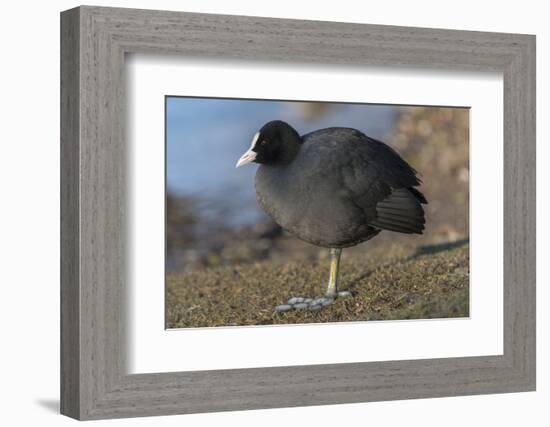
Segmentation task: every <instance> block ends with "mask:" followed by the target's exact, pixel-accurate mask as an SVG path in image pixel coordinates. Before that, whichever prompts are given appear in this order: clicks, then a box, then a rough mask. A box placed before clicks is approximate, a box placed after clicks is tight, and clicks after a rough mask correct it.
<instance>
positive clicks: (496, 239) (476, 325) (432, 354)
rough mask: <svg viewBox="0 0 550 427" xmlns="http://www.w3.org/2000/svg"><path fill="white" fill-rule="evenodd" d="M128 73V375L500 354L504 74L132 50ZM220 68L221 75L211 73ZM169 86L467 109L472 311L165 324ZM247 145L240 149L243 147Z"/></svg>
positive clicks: (193, 91) (190, 91)
mask: <svg viewBox="0 0 550 427" xmlns="http://www.w3.org/2000/svg"><path fill="white" fill-rule="evenodd" d="M126 75H127V76H128V81H129V84H128V93H129V99H128V101H127V104H128V113H129V114H128V129H129V133H128V136H129V145H130V152H131V155H130V161H129V163H130V164H131V165H132V166H131V170H132V172H131V173H130V177H131V178H130V180H129V182H130V187H131V193H132V196H131V197H130V201H131V202H130V203H131V204H130V207H129V212H130V217H129V221H130V223H131V231H130V235H131V239H132V242H131V244H130V248H131V249H130V252H129V258H130V268H129V270H130V271H131V279H130V286H129V288H130V292H129V295H130V298H129V300H130V310H129V311H130V316H129V320H128V325H130V336H131V338H130V340H129V341H130V346H129V354H130V372H132V373H144V372H174V371H187V370H191V371H192V370H206V369H238V368H252V367H265V366H291V365H309V364H322V363H351V362H371V361H380V360H406V359H422V358H436V357H460V356H486V355H495V354H502V334H503V333H502V265H503V264H502V263H503V260H502V225H503V222H502V217H503V206H502V200H503V198H502V188H503V178H502V177H503V172H502V170H503V165H502V162H503V160H502V159H503V157H502V147H503V142H502V114H503V104H502V90H503V87H502V76H501V75H500V74H499V73H470V72H461V73H456V72H447V71H429V70H418V69H416V70H404V69H402V70H399V71H396V70H392V69H391V68H390V69H388V68H382V67H363V68H362V69H361V71H358V70H353V71H349V70H346V69H345V68H338V69H334V68H332V67H331V69H327V67H319V66H311V67H307V69H306V67H304V66H301V67H300V69H299V70H297V69H296V67H292V66H291V65H280V64H275V65H274V64H273V63H258V62H249V61H246V62H244V63H243V62H242V61H241V62H239V63H235V62H228V61H214V62H213V61H209V60H193V61H189V59H186V58H183V59H181V58H171V59H170V58H166V57H158V56H155V57H153V58H152V57H151V55H133V56H132V57H131V59H128V58H127V70H126ZM219 75H223V76H224V78H223V79H218V78H217V76H219ZM265 82H269V86H268V87H266V85H265ZM319 88H322V89H321V91H320V89H319ZM166 94H172V95H174V94H175V95H190V96H223V97H244V98H257V97H266V98H268V99H273V98H278V99H304V100H312V99H313V100H315V99H319V97H320V96H322V99H323V100H325V101H363V102H364V101H368V102H371V103H390V104H409V105H425V104H432V105H453V106H466V105H467V106H471V110H470V145H471V147H470V177H471V179H470V183H471V191H470V208H471V209H470V211H471V220H470V228H471V230H470V244H471V251H470V256H471V263H470V264H471V265H470V278H471V280H470V297H471V305H470V318H469V319H464V318H462V319H432V320H416V321H403V322H395V321H391V322H340V323H334V324H332V325H326V324H324V325H315V324H313V325H312V324H310V325H303V326H301V327H295V326H294V325H277V326H273V325H272V326H256V327H244V328H243V327H238V328H236V327H233V328H231V327H229V328H208V329H207V330H205V328H199V329H189V328H188V329H183V330H179V331H175V330H171V331H166V330H165V329H164V296H165V295H164V293H165V292H164V287H163V286H162V284H163V283H164V209H163V208H164V203H162V201H163V200H164V184H165V183H164V172H165V171H164V161H163V160H164V121H165V117H164V108H163V107H164V96H165V95H166ZM367 132H368V129H367ZM242 142H243V147H246V146H247V145H248V144H247V142H248V141H242ZM231 160H233V159H230V161H231ZM233 161H234V160H233ZM487 165H490V167H487ZM250 185H253V184H252V182H250ZM366 250H368V248H366ZM213 343H215V345H217V346H219V347H220V348H224V351H223V355H222V354H220V353H219V352H205V351H204V348H205V347H208V346H211V345H212V344H213ZM327 343H330V345H327ZM289 348H291V349H292V351H288V349H289Z"/></svg>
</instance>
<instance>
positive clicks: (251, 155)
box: [235, 148, 258, 168]
mask: <svg viewBox="0 0 550 427" xmlns="http://www.w3.org/2000/svg"><path fill="white" fill-rule="evenodd" d="M257 155H258V153H256V152H255V151H252V148H251V149H250V150H248V151H247V152H246V153H244V154H243V155H242V156H241V158H240V159H239V160H238V161H237V164H236V165H235V167H236V168H239V167H241V166H244V165H247V164H248V163H250V162H253V161H254V160H255V159H256V156H257Z"/></svg>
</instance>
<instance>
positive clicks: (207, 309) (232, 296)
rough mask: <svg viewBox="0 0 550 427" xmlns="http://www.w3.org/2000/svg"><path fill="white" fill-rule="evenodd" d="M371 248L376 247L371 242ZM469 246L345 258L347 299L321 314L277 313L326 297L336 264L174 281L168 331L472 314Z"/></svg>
mask: <svg viewBox="0 0 550 427" xmlns="http://www.w3.org/2000/svg"><path fill="white" fill-rule="evenodd" d="M367 245H368V243H367ZM468 254H469V246H468V244H467V242H464V241H462V242H457V243H450V244H440V245H430V246H424V247H420V248H414V247H406V246H400V245H395V246H393V247H391V249H390V250H384V252H383V253H382V252H376V251H369V250H368V248H367V247H365V250H364V251H362V252H361V253H355V252H354V253H352V254H349V255H348V256H346V251H345V250H344V255H343V257H342V261H341V263H340V286H339V290H349V291H351V292H352V294H353V296H352V297H348V298H340V299H338V300H336V301H335V303H334V304H332V305H330V306H328V307H325V308H324V309H322V310H321V311H319V312H311V311H306V310H302V311H298V310H293V311H289V312H285V313H275V312H274V311H273V307H274V306H275V305H277V304H282V303H285V302H286V301H287V300H288V298H289V297H290V296H306V297H316V296H323V294H324V292H325V289H326V282H327V280H328V268H329V265H328V260H327V259H319V260H317V261H314V262H311V261H308V260H303V261H296V262H284V263H279V262H276V261H273V260H272V261H265V262H258V263H254V264H248V265H240V266H235V267H220V268H215V269H207V270H203V271H194V272H186V273H175V274H168V275H167V289H166V298H167V301H166V302H167V313H166V314H167V318H166V324H167V327H168V328H185V327H208V326H236V325H268V324H292V323H320V322H339V321H359V320H395V319H419V318H445V317H464V316H468V311H469V293H468V286H469V271H468V266H469V256H468Z"/></svg>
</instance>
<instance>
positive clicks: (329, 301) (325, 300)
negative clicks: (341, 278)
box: [321, 298, 334, 307]
mask: <svg viewBox="0 0 550 427" xmlns="http://www.w3.org/2000/svg"><path fill="white" fill-rule="evenodd" d="M333 301H334V300H333V299H332V298H323V300H322V301H321V305H322V306H323V307H324V306H327V305H330V304H332V302H333Z"/></svg>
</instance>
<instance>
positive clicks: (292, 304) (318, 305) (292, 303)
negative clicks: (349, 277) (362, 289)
mask: <svg viewBox="0 0 550 427" xmlns="http://www.w3.org/2000/svg"><path fill="white" fill-rule="evenodd" d="M349 296H351V292H349V291H340V292H338V293H337V294H336V295H335V297H337V298H345V297H349ZM335 297H333V296H328V295H327V296H324V297H320V298H306V297H292V298H290V299H289V300H288V301H287V303H286V304H281V305H277V306H275V311H276V312H279V313H282V312H285V311H290V310H310V311H319V310H321V309H322V308H323V307H326V306H329V305H330V304H332V303H333V302H334V299H335Z"/></svg>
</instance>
